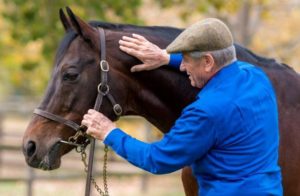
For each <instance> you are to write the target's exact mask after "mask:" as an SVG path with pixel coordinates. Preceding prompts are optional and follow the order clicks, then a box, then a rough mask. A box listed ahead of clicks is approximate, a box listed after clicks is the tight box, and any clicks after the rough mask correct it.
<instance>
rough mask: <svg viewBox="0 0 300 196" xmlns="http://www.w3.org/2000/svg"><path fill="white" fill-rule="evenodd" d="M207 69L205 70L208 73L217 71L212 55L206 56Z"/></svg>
mask: <svg viewBox="0 0 300 196" xmlns="http://www.w3.org/2000/svg"><path fill="white" fill-rule="evenodd" d="M204 61H205V67H204V70H205V71H206V72H212V71H213V70H214V69H215V60H214V57H213V56H212V55H211V54H209V53H208V54H205V56H204Z"/></svg>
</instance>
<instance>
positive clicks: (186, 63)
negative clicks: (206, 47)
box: [180, 54, 213, 88]
mask: <svg viewBox="0 0 300 196" xmlns="http://www.w3.org/2000/svg"><path fill="white" fill-rule="evenodd" d="M210 58H211V56H210V57H208V56H206V55H205V56H203V57H201V58H199V59H195V58H192V57H190V56H189V55H188V54H184V55H183V61H182V63H181V65H180V70H181V71H186V73H187V74H188V76H189V79H190V81H191V85H192V86H193V87H197V88H202V87H203V86H204V85H205V84H206V83H207V81H208V80H209V79H210V78H211V77H212V75H213V74H212V67H213V65H211V63H213V62H211V61H210V60H211V59H210ZM212 61H213V59H212Z"/></svg>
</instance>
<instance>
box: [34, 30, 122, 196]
mask: <svg viewBox="0 0 300 196" xmlns="http://www.w3.org/2000/svg"><path fill="white" fill-rule="evenodd" d="M98 31H99V35H100V47H99V48H100V51H101V54H100V57H101V59H100V63H99V65H100V71H101V82H100V84H99V85H98V87H97V91H98V95H97V98H96V101H95V105H94V109H95V110H96V111H99V110H100V107H101V105H102V101H103V97H107V98H108V100H109V101H110V103H111V104H112V106H113V108H112V109H113V111H114V113H115V115H116V116H117V117H120V116H121V114H122V107H121V106H120V105H119V104H118V103H116V101H115V99H114V97H113V96H112V95H111V93H110V88H109V85H108V82H107V78H108V72H109V64H108V62H107V61H106V45H105V44H106V41H105V32H104V29H102V28H98ZM33 113H34V114H37V115H39V116H42V117H44V118H46V119H49V120H52V121H55V122H58V123H61V124H64V125H66V126H68V127H70V128H72V129H73V130H74V131H75V132H76V133H75V135H74V136H71V137H70V138H75V137H76V135H77V134H78V133H83V132H85V131H86V129H87V127H85V126H83V125H78V124H77V123H75V122H74V121H72V120H68V119H65V118H63V117H61V116H58V115H56V114H52V113H50V112H47V111H44V110H42V109H38V108H37V109H35V110H34V112H33ZM83 137H85V139H84V142H83V143H80V144H79V143H78V141H77V139H75V141H65V140H60V141H59V142H60V143H63V144H68V145H73V146H76V150H77V147H80V148H84V149H85V147H86V146H87V145H88V143H91V146H90V154H89V162H88V171H87V179H86V188H85V195H86V196H89V195H90V187H91V181H92V172H93V159H94V150H95V139H94V138H87V137H86V135H83ZM70 138H69V140H70ZM81 152H82V151H81Z"/></svg>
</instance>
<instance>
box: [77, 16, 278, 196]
mask: <svg viewBox="0 0 300 196" xmlns="http://www.w3.org/2000/svg"><path fill="white" fill-rule="evenodd" d="M120 49H121V50H123V51H125V52H127V53H128V54H131V55H133V56H135V57H137V58H139V59H140V60H141V61H142V62H143V64H141V65H136V66H134V67H132V70H131V71H143V70H151V69H155V68H158V67H160V66H162V65H164V64H169V66H174V67H177V68H179V65H180V70H181V71H186V73H187V75H188V76H189V79H190V81H191V85H192V86H194V87H198V88H202V90H201V91H200V92H199V94H198V95H197V97H196V99H195V101H194V102H193V103H191V104H190V105H188V106H187V107H186V108H184V110H183V111H182V114H181V116H180V117H179V119H178V120H177V121H176V122H175V124H174V126H173V127H172V129H171V130H170V131H169V133H168V134H165V135H164V137H163V138H162V139H161V140H160V141H157V142H154V143H150V144H147V143H144V142H142V141H138V140H136V139H134V138H132V137H130V136H129V135H127V134H126V133H124V132H123V131H122V130H120V129H119V128H116V125H115V124H114V123H113V122H111V121H110V120H109V119H107V118H106V117H105V116H103V115H102V114H101V113H98V112H96V111H94V110H89V112H88V114H86V115H85V116H84V119H83V121H82V124H84V125H86V126H87V127H88V130H87V133H88V134H90V135H92V136H93V137H95V138H96V139H99V140H102V141H103V142H104V143H105V144H106V145H108V146H110V147H111V148H112V149H113V150H114V151H115V152H116V153H118V154H119V155H120V156H122V157H123V158H125V159H126V160H128V161H129V162H130V163H132V164H134V165H136V166H137V167H140V168H142V169H144V170H147V171H149V172H151V173H155V174H164V173H170V172H173V171H176V170H178V169H181V168H183V167H184V166H191V167H192V169H193V174H194V175H195V176H196V178H197V182H198V185H199V187H200V190H199V195H201V196H267V195H282V185H281V172H280V167H279V166H278V163H277V161H278V140H279V136H278V112H277V104H276V97H275V93H274V90H273V88H272V85H271V83H270V81H269V80H268V78H267V77H266V75H265V74H264V73H263V72H262V70H260V69H259V68H257V67H255V66H253V65H250V64H248V63H245V62H241V61H237V60H236V54H235V48H234V46H233V39H232V35H231V32H230V31H229V29H228V27H227V26H226V25H225V24H224V23H223V22H221V21H220V20H218V19H212V18H210V19H206V20H203V21H200V22H198V23H196V24H194V25H192V26H190V27H189V28H187V29H186V30H185V31H183V32H182V33H181V34H180V35H179V36H178V37H177V38H176V39H175V40H174V41H173V42H172V43H171V44H170V45H169V46H168V47H167V49H166V51H165V50H162V49H160V48H158V47H157V46H156V45H154V44H152V43H150V42H148V41H147V40H146V39H145V38H143V37H141V36H139V35H133V37H123V39H122V40H120ZM168 53H171V55H170V56H169V55H168ZM182 58H183V59H182ZM181 61H182V62H181Z"/></svg>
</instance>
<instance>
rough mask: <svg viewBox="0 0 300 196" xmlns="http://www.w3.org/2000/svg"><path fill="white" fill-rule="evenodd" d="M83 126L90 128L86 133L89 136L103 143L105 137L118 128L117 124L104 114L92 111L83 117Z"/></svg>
mask: <svg viewBox="0 0 300 196" xmlns="http://www.w3.org/2000/svg"><path fill="white" fill-rule="evenodd" d="M81 124H82V125H85V126H86V127H87V128H88V129H87V131H86V133H87V134H88V135H91V136H93V137H94V138H96V139H98V140H101V141H103V140H104V139H105V137H106V136H107V135H108V134H109V133H110V132H111V131H112V130H113V129H115V128H116V125H115V123H113V122H112V121H111V120H109V119H108V118H107V117H106V116H104V115H103V114H102V113H100V112H97V111H96V110H92V109H90V110H89V111H88V113H87V114H85V115H84V116H83V120H82V122H81Z"/></svg>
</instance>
